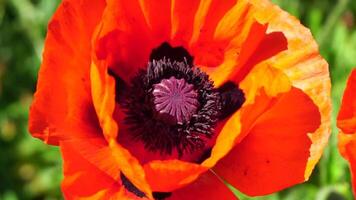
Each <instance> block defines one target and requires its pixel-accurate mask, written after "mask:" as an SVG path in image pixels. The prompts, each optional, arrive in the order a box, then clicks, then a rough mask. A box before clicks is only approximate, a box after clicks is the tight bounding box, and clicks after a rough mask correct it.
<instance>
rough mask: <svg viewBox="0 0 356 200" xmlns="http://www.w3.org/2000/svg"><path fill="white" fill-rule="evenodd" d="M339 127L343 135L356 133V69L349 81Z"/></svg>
mask: <svg viewBox="0 0 356 200" xmlns="http://www.w3.org/2000/svg"><path fill="white" fill-rule="evenodd" d="M337 127H339V128H340V129H341V131H342V132H343V133H349V134H354V133H356V69H354V70H352V72H351V75H350V77H349V79H348V81H347V85H346V89H345V92H344V96H343V98H342V104H341V107H340V111H339V115H338V116H337Z"/></svg>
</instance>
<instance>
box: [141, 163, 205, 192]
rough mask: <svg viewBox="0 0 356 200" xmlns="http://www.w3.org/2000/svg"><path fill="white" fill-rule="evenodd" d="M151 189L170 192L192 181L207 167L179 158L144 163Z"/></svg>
mask: <svg viewBox="0 0 356 200" xmlns="http://www.w3.org/2000/svg"><path fill="white" fill-rule="evenodd" d="M144 169H145V173H146V178H147V181H148V182H149V184H150V186H151V187H152V190H153V191H160V192H171V191H173V190H176V189H178V188H181V187H183V186H185V185H187V184H189V183H191V182H193V181H194V180H195V179H196V178H197V177H199V175H200V174H202V173H203V172H206V171H207V170H208V168H205V167H203V166H200V165H198V164H193V163H188V162H183V161H180V160H163V161H160V160H156V161H151V162H149V163H147V164H145V165H144Z"/></svg>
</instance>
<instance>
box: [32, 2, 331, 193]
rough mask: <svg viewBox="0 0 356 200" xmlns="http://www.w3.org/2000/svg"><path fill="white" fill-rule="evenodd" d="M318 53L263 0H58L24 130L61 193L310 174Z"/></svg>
mask: <svg viewBox="0 0 356 200" xmlns="http://www.w3.org/2000/svg"><path fill="white" fill-rule="evenodd" d="M329 93H330V79H329V72H328V65H327V63H326V62H325V61H324V60H323V58H322V57H321V56H320V55H319V53H318V47H317V45H316V43H315V41H314V40H313V38H312V36H311V34H310V32H309V30H308V29H306V28H305V27H303V26H302V25H301V24H300V23H299V21H298V20H297V19H295V18H294V17H292V16H290V15H289V14H287V13H286V12H284V11H282V10H281V9H280V8H279V7H277V6H275V5H273V4H271V3H270V2H269V1H267V0H239V1H236V0H227V1H223V2H222V1H218V0H193V1H185V0H172V1H158V0H152V1H143V0H133V1H122V0H107V1H104V0H92V1H88V0H83V1H74V0H64V1H63V2H62V3H61V5H60V6H59V8H58V10H57V11H56V13H55V15H54V17H53V19H52V20H51V22H50V24H49V26H48V34H47V39H46V44H45V51H44V57H43V63H42V66H41V70H40V73H39V80H38V86H37V92H36V94H35V98H34V102H33V104H32V106H31V110H30V122H29V125H30V132H31V133H32V135H33V136H34V137H37V138H40V139H42V140H43V141H45V142H46V143H48V144H52V145H59V146H60V148H61V151H62V155H63V160H64V180H63V183H62V191H63V193H64V196H65V197H66V198H67V199H80V198H91V199H145V198H147V199H236V197H235V196H234V195H233V193H232V192H231V191H230V190H229V189H228V188H227V187H226V186H225V184H224V182H223V181H222V180H225V181H227V182H228V183H230V184H231V185H232V186H234V187H236V188H237V189H238V190H240V191H241V192H243V193H245V194H247V195H250V196H256V195H265V194H269V193H273V192H276V191H279V190H282V189H284V188H286V187H289V186H292V185H294V184H298V183H301V182H304V181H305V180H307V179H308V178H309V176H310V174H311V172H312V170H313V168H314V166H315V164H316V163H317V162H318V160H319V158H320V156H321V154H322V150H323V148H324V147H325V145H326V144H327V141H328V137H329V134H330V128H329V125H330V94H329Z"/></svg>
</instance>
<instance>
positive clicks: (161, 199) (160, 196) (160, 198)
mask: <svg viewBox="0 0 356 200" xmlns="http://www.w3.org/2000/svg"><path fill="white" fill-rule="evenodd" d="M152 195H153V198H155V200H165V199H166V198H168V197H170V196H172V193H171V192H153V193H152Z"/></svg>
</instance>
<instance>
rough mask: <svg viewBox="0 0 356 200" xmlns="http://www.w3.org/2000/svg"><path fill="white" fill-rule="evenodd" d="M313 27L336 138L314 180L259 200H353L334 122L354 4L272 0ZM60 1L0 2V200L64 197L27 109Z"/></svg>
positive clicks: (54, 163) (355, 42)
mask: <svg viewBox="0 0 356 200" xmlns="http://www.w3.org/2000/svg"><path fill="white" fill-rule="evenodd" d="M274 2H275V3H277V4H279V5H280V6H281V7H282V8H283V9H285V10H287V11H288V12H290V13H292V14H293V15H295V16H296V17H298V18H299V19H301V21H302V23H303V24H304V25H306V26H307V27H309V28H310V29H311V31H312V33H313V35H314V36H315V38H316V40H317V41H318V43H319V45H320V50H321V53H322V55H323V56H324V57H325V58H326V60H327V61H328V62H329V64H330V71H331V78H332V83H333V88H332V92H333V93H332V98H333V103H334V105H333V127H332V130H333V135H332V137H331V140H330V144H329V147H328V149H327V150H326V151H325V153H324V156H323V158H322V160H321V162H320V163H319V165H318V166H317V167H316V169H315V171H314V173H313V175H312V177H311V179H310V181H309V182H307V183H304V184H301V185H297V186H295V187H292V188H290V189H287V190H285V191H282V192H280V193H277V194H273V195H269V196H265V197H256V198H251V197H244V196H243V195H242V194H239V193H238V192H237V191H236V193H238V195H239V196H240V197H242V198H241V199H256V200H281V199H282V200H300V199H303V200H304V199H305V200H313V199H315V200H343V199H344V200H351V199H352V194H351V185H350V173H349V170H348V165H347V163H346V162H345V161H344V160H343V159H342V158H341V157H340V155H339V153H338V151H337V148H336V146H337V138H336V134H337V129H336V127H335V118H336V114H337V112H338V108H339V105H340V100H341V96H342V93H343V90H344V87H345V81H346V78H347V76H348V74H349V72H350V70H351V69H352V67H354V66H356V23H355V22H356V21H355V20H356V1H355V0H274ZM58 4H59V0H0V199H1V200H17V199H20V200H27V199H36V200H37V199H38V200H42V199H46V200H55V199H62V196H61V192H60V189H59V185H60V180H61V179H62V175H61V173H62V172H61V159H60V153H59V150H58V148H56V147H49V146H47V145H44V144H43V143H42V142H40V141H38V140H35V139H33V138H31V137H30V136H29V134H28V132H27V120H28V108H29V105H30V103H31V99H32V95H33V93H34V91H35V87H36V78H37V72H38V69H39V65H40V60H41V52H42V48H43V40H44V37H45V32H46V24H47V23H48V20H49V19H50V17H51V16H52V14H53V12H54V11H55V9H56V7H57V5H58Z"/></svg>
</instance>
